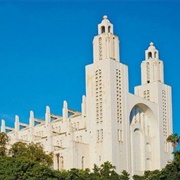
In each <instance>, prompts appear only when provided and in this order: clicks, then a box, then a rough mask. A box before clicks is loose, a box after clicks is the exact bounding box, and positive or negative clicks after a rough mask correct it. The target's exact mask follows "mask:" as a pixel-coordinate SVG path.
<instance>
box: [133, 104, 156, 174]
mask: <svg viewBox="0 0 180 180" xmlns="http://www.w3.org/2000/svg"><path fill="white" fill-rule="evenodd" d="M155 131H157V121H156V118H155V116H154V114H153V112H152V110H151V109H150V108H149V107H148V106H147V105H145V104H142V103H139V104H136V105H135V106H134V107H133V108H132V109H131V112H130V146H131V165H132V167H131V169H132V174H137V175H142V174H143V172H144V171H145V170H151V159H152V158H153V156H154V150H152V147H154V146H155V144H156V141H155V140H154V138H153V136H154V134H155V133H154V132H155Z"/></svg>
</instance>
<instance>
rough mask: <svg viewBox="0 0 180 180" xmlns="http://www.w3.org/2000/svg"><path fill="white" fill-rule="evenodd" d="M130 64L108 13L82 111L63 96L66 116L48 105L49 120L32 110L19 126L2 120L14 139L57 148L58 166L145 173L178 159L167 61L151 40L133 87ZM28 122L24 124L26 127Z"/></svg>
mask: <svg viewBox="0 0 180 180" xmlns="http://www.w3.org/2000/svg"><path fill="white" fill-rule="evenodd" d="M128 83H129V80H128V67H127V66H126V65H124V64H123V63H121V62H120V55H119V39H118V37H117V36H116V35H114V33H113V25H112V24H111V23H110V21H109V20H108V18H107V16H104V17H103V20H102V22H101V23H100V24H99V25H98V35H97V36H95V37H94V40H93V63H92V64H90V65H87V66H86V95H83V96H82V104H81V112H77V111H74V110H71V109H69V108H68V103H67V102H66V101H64V102H63V108H62V116H59V115H54V114H52V113H51V111H50V107H48V106H47V107H46V113H45V120H43V119H37V118H35V117H34V113H33V111H31V112H30V118H29V124H24V123H21V122H20V121H19V117H18V116H15V123H14V128H10V127H7V126H6V125H5V121H4V120H2V123H1V132H7V131H8V136H9V137H10V144H13V143H15V142H17V141H23V142H27V143H28V142H35V143H41V144H42V145H43V146H44V150H45V151H46V152H47V153H49V152H53V154H54V157H53V158H54V169H57V170H63V169H70V168H79V169H85V168H90V169H92V168H93V166H94V164H96V165H101V164H103V163H104V162H105V161H110V162H111V163H112V164H113V165H114V166H115V167H116V171H117V172H118V173H121V172H122V171H123V170H127V171H128V172H129V173H130V174H131V175H134V174H138V175H141V174H143V172H144V171H145V170H155V169H161V168H163V167H164V166H165V165H166V164H167V162H168V161H169V160H171V159H172V155H171V153H172V148H171V145H170V144H168V143H167V142H166V138H167V137H168V135H170V134H172V102H171V87H170V86H168V85H166V84H164V70H163V61H161V60H160V59H159V52H158V50H157V49H156V48H155V46H154V45H153V43H150V45H149V47H148V49H147V50H146V51H145V60H143V61H142V63H141V85H139V86H137V87H135V88H134V92H135V93H134V94H131V93H129V88H128V86H129V85H128ZM22 127H23V128H22Z"/></svg>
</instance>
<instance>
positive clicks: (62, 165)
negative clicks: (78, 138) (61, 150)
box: [60, 156, 64, 170]
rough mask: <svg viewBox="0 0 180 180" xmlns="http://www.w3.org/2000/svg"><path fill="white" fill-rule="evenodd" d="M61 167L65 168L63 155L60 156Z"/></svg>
mask: <svg viewBox="0 0 180 180" xmlns="http://www.w3.org/2000/svg"><path fill="white" fill-rule="evenodd" d="M60 169H61V170H62V169H64V158H63V156H61V157H60Z"/></svg>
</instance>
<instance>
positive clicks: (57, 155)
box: [56, 153, 60, 171]
mask: <svg viewBox="0 0 180 180" xmlns="http://www.w3.org/2000/svg"><path fill="white" fill-rule="evenodd" d="M56 159H57V170H58V171H59V170H60V169H59V153H58V154H56Z"/></svg>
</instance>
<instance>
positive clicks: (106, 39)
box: [93, 15, 119, 62]
mask: <svg viewBox="0 0 180 180" xmlns="http://www.w3.org/2000/svg"><path fill="white" fill-rule="evenodd" d="M93 54H94V62H98V61H101V60H105V59H111V60H115V61H119V39H118V37H117V36H116V35H114V32H113V24H111V23H110V21H109V20H108V17H107V16H106V15H104V16H103V20H102V21H101V23H100V24H98V35H97V36H95V37H94V40H93Z"/></svg>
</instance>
